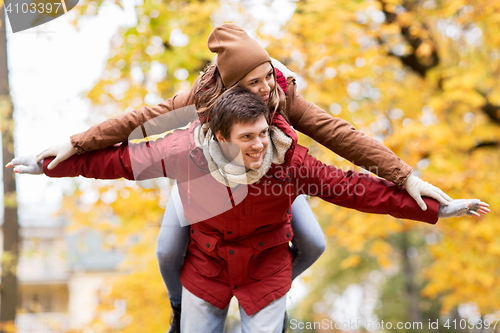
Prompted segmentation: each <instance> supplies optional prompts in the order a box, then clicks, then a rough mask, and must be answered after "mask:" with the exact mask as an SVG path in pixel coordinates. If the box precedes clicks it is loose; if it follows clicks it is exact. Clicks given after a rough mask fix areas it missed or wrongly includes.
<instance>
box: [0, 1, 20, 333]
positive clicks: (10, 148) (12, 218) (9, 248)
mask: <svg viewBox="0 0 500 333" xmlns="http://www.w3.org/2000/svg"><path fill="white" fill-rule="evenodd" d="M0 5H1V8H2V10H1V11H0V12H1V13H0V25H1V26H0V40H1V41H0V43H1V45H0V119H1V120H2V123H1V132H2V152H3V154H2V158H3V161H4V162H6V161H7V162H8V161H10V160H12V159H13V158H14V136H13V132H14V120H13V117H12V115H13V112H14V109H13V106H12V100H11V98H10V93H9V71H8V68H7V34H6V29H5V23H6V22H5V12H4V10H3V1H2V3H1V4H0ZM3 195H4V217H3V254H2V283H1V285H0V297H1V302H2V303H1V306H0V332H10V331H12V329H13V325H14V320H15V318H16V306H17V276H16V267H17V261H18V256H19V222H18V216H17V199H16V179H15V177H14V173H12V172H5V171H4V172H3Z"/></svg>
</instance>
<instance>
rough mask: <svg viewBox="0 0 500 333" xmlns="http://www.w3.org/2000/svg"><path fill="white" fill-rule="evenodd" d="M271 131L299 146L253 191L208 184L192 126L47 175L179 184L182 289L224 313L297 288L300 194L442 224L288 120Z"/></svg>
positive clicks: (432, 208)
mask: <svg viewBox="0 0 500 333" xmlns="http://www.w3.org/2000/svg"><path fill="white" fill-rule="evenodd" d="M273 123H274V124H275V125H277V126H278V127H280V128H281V129H282V130H283V131H284V132H285V133H286V134H287V135H289V136H290V137H292V138H293V144H292V147H291V148H290V149H289V151H288V152H287V153H286V158H285V163H284V164H282V165H275V164H273V165H272V166H271V169H270V170H269V172H268V173H267V174H266V175H265V176H264V177H263V178H262V179H261V180H260V181H259V182H257V183H255V184H252V185H249V186H244V185H240V186H238V187H236V188H229V187H225V186H224V185H222V184H221V183H219V182H218V181H216V180H215V179H214V178H213V177H212V176H211V175H210V172H209V170H208V167H207V162H206V159H205V157H204V156H203V151H202V150H201V149H200V148H197V147H196V146H195V144H194V140H193V135H192V132H193V130H194V127H195V124H193V125H192V126H191V127H190V128H189V129H187V130H176V131H174V132H173V133H172V134H169V135H167V136H165V137H164V138H163V139H159V140H157V141H154V142H149V143H140V144H130V145H127V144H122V145H121V146H114V147H109V148H105V149H102V150H98V151H93V152H90V153H85V154H83V155H75V156H72V157H71V158H70V159H68V160H66V161H64V162H62V163H60V164H59V165H58V166H57V167H56V168H54V169H53V170H48V169H47V165H48V163H49V162H50V160H47V159H46V160H44V172H45V174H46V175H48V176H50V177H72V176H78V175H83V176H85V177H92V178H98V179H111V178H120V177H124V178H127V179H132V180H133V179H137V180H139V179H147V178H156V177H161V176H168V177H169V178H175V179H177V181H178V186H179V193H180V197H181V200H182V203H183V205H184V215H185V217H186V219H187V220H188V221H189V222H190V223H192V225H191V230H190V232H191V241H190V244H189V247H188V252H187V256H186V261H185V264H184V267H183V270H182V275H181V282H182V284H183V286H184V287H186V288H187V289H188V290H189V291H190V292H192V293H193V294H194V295H196V296H198V297H200V298H202V299H204V300H206V301H208V302H210V303H211V304H213V305H214V306H217V307H218V308H220V309H224V308H225V307H227V305H228V304H229V301H230V299H231V298H232V296H233V295H234V296H236V297H237V299H238V301H239V303H240V304H241V306H242V307H243V309H244V310H245V312H246V313H247V314H248V315H251V314H253V313H255V312H257V311H259V310H260V309H262V308H264V307H265V306H266V305H267V304H269V303H270V302H271V301H273V300H274V299H277V298H279V297H281V296H283V295H285V294H286V292H287V291H288V290H289V289H290V286H291V283H292V279H291V276H292V266H291V261H292V258H291V254H290V252H289V242H290V241H291V240H292V237H293V232H292V228H291V226H290V222H289V221H290V216H289V214H288V212H289V210H290V207H291V203H292V202H293V200H294V199H295V198H296V197H297V196H298V195H300V194H309V195H314V196H318V197H320V198H322V199H324V200H326V201H329V202H332V203H335V204H337V205H340V206H343V207H347V208H354V209H357V210H359V211H363V212H367V213H375V214H390V215H392V216H394V217H397V218H405V219H413V220H418V221H423V222H427V223H432V224H434V223H436V221H437V211H438V207H439V204H438V202H437V201H434V200H432V199H428V198H425V199H424V200H425V202H426V204H427V206H428V209H427V211H425V212H424V211H422V210H421V209H420V208H419V206H418V205H417V203H416V202H415V201H414V200H413V198H411V197H410V196H409V195H408V194H407V193H406V191H404V190H403V189H400V188H398V187H397V186H395V185H394V184H392V183H390V182H388V181H385V180H382V179H379V178H374V177H372V176H371V175H368V174H360V173H356V172H352V171H348V172H343V171H342V170H339V169H336V168H334V167H333V166H328V165H325V164H323V163H321V162H320V161H318V160H316V159H315V158H314V157H312V156H311V155H309V154H307V149H306V148H304V147H302V146H300V145H298V144H297V135H296V133H295V131H294V130H293V129H292V128H291V127H290V126H289V125H288V124H287V123H286V122H285V121H284V120H283V118H282V117H281V116H277V117H275V119H274V121H273ZM137 166H140V167H137ZM133 169H135V175H134V170H133ZM137 170H140V172H138V171H137ZM200 221H203V222H201V223H197V222H200Z"/></svg>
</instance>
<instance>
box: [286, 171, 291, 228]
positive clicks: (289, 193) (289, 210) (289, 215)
mask: <svg viewBox="0 0 500 333" xmlns="http://www.w3.org/2000/svg"><path fill="white" fill-rule="evenodd" d="M286 181H287V183H290V187H292V184H291V182H292V175H291V174H290V173H289V172H288V168H287V169H286ZM285 191H286V185H285ZM288 221H289V222H290V223H291V222H292V189H291V188H290V192H288Z"/></svg>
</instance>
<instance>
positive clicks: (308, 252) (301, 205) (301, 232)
mask: <svg viewBox="0 0 500 333" xmlns="http://www.w3.org/2000/svg"><path fill="white" fill-rule="evenodd" d="M292 229H293V240H292V250H293V251H294V252H295V254H296V257H295V259H294V261H293V268H292V279H295V278H296V277H297V276H299V275H300V274H301V273H302V272H303V271H305V270H306V269H307V268H309V267H310V266H311V265H312V264H313V263H314V262H315V261H316V260H317V259H318V258H319V257H320V256H321V254H322V253H323V252H324V251H325V247H326V243H325V235H324V234H323V231H322V230H321V227H320V225H319V223H318V220H316V217H315V216H314V214H313V211H312V210H311V207H309V204H308V203H307V200H306V198H305V196H304V195H300V196H298V197H297V198H296V199H295V201H294V202H293V204H292Z"/></svg>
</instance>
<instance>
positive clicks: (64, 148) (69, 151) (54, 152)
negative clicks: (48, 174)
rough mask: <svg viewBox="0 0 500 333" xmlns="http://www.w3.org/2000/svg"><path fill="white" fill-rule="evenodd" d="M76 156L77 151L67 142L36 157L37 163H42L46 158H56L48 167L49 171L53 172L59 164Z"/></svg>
mask: <svg viewBox="0 0 500 333" xmlns="http://www.w3.org/2000/svg"><path fill="white" fill-rule="evenodd" d="M75 154H76V149H75V148H73V145H72V144H71V142H66V143H63V144H60V145H55V146H52V147H49V148H47V149H45V150H44V151H42V152H41V153H40V154H38V155H37V156H36V161H37V162H40V161H41V160H43V159H44V158H47V157H50V156H55V157H56V158H54V160H53V161H52V162H50V164H49V165H48V166H47V169H49V170H52V169H54V168H55V167H56V166H57V165H58V164H59V163H61V162H62V161H64V160H66V159H68V158H70V157H71V156H73V155H75Z"/></svg>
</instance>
